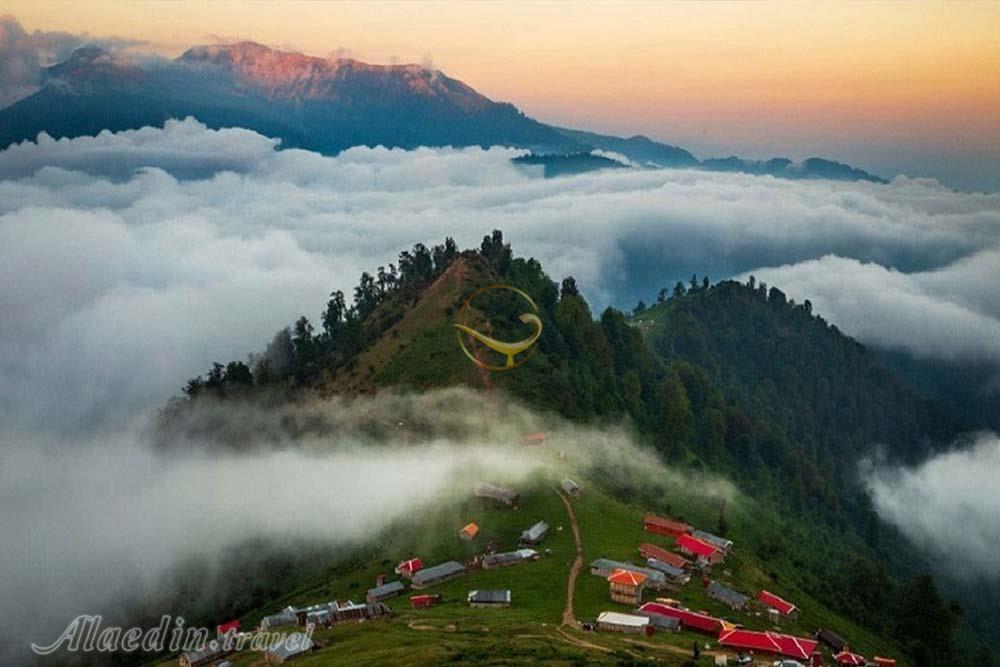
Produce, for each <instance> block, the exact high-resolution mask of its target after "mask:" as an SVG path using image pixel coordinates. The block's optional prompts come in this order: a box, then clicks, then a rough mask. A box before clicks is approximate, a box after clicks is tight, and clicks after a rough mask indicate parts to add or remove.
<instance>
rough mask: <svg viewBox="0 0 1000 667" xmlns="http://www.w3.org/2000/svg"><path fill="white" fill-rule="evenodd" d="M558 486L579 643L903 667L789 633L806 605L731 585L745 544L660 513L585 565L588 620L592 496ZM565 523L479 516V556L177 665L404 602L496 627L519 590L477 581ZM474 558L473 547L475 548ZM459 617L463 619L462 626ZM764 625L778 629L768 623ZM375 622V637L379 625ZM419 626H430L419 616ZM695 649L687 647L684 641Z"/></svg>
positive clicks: (426, 568)
mask: <svg viewBox="0 0 1000 667" xmlns="http://www.w3.org/2000/svg"><path fill="white" fill-rule="evenodd" d="M552 491H554V492H555V493H556V494H558V496H559V498H560V500H561V501H562V503H563V504H564V506H565V509H566V513H567V518H568V519H569V523H570V527H569V529H570V530H571V531H572V535H573V539H574V541H575V549H576V561H575V562H574V563H573V564H572V565H571V567H570V571H569V578H568V581H566V582H565V586H566V588H565V589H564V590H565V596H566V608H565V611H564V614H563V621H562V625H561V626H559V628H558V630H559V632H561V633H562V635H563V636H565V637H567V639H571V640H572V641H573V642H576V643H578V644H579V645H580V646H594V647H595V648H600V647H599V646H596V645H594V644H593V643H592V642H588V641H586V640H583V639H579V638H578V637H587V636H588V635H590V636H593V637H603V636H609V637H610V636H621V637H623V638H625V639H626V640H627V641H629V642H633V643H635V645H637V646H640V645H644V644H641V643H640V642H648V641H655V640H656V639H657V638H658V637H660V638H661V639H662V638H663V636H665V637H667V638H670V639H671V641H670V643H669V644H664V646H667V647H669V648H670V649H671V651H672V652H673V653H674V654H675V655H676V656H678V657H680V656H682V655H684V654H686V655H687V656H688V659H691V660H694V663H692V664H704V663H703V662H700V661H702V660H705V659H708V660H709V661H710V662H709V663H708V664H714V665H728V664H735V665H749V664H753V665H767V666H772V665H773V666H774V667H797V666H801V667H805V666H806V665H808V666H809V667H820V666H821V665H836V666H837V667H854V666H866V667H867V666H870V667H895V665H896V662H895V660H894V659H892V658H887V657H883V656H877V655H872V656H871V657H870V658H869V657H867V656H864V655H861V654H859V653H856V652H854V651H852V650H851V645H850V641H849V640H848V639H847V638H845V637H842V636H840V635H838V634H837V633H835V632H833V631H831V630H829V629H825V628H818V627H817V628H815V629H813V630H811V631H810V632H809V633H808V634H807V635H806V636H803V635H802V634H796V633H794V632H792V631H791V630H789V629H787V628H788V626H792V625H794V626H795V627H796V628H798V629H800V630H801V628H802V627H803V622H804V621H803V619H802V618H801V612H800V609H799V607H798V606H797V605H796V604H795V603H794V602H793V601H791V600H788V599H785V598H784V597H782V596H781V595H779V594H777V593H775V592H773V591H771V590H766V589H758V590H739V589H738V588H736V587H734V585H733V584H732V583H731V582H729V581H728V579H729V578H730V577H728V576H727V575H728V574H729V571H728V570H727V569H726V568H727V560H728V559H729V558H730V556H731V555H732V554H733V552H734V549H736V548H737V547H736V545H734V544H733V542H732V541H730V540H729V539H727V538H726V537H724V536H721V535H716V534H712V533H711V532H708V531H705V530H702V529H699V528H697V527H695V526H693V525H689V524H688V523H686V522H684V521H681V520H677V519H673V518H669V517H665V516H659V515H657V514H653V513H648V514H646V515H645V516H644V517H643V518H642V528H643V530H644V531H645V533H646V536H647V541H644V542H641V543H636V544H634V545H633V546H632V549H634V552H635V553H636V555H637V556H638V558H637V561H638V562H637V563H633V562H632V561H631V560H613V559H610V558H604V557H599V558H596V559H594V560H592V561H591V562H590V563H589V564H587V565H586V567H588V568H589V574H590V576H592V577H597V578H600V580H602V581H604V582H605V583H606V609H605V610H604V611H601V612H600V613H598V614H597V615H596V617H593V618H590V619H577V618H576V616H575V613H574V602H573V592H574V588H575V587H576V582H577V575H578V574H580V573H581V570H583V569H584V563H583V548H582V544H581V538H580V530H579V527H578V525H577V517H576V514H575V513H574V509H573V504H574V503H575V502H578V500H579V499H581V498H582V497H583V495H584V489H583V487H582V486H581V484H580V483H578V482H577V481H576V480H574V479H572V478H570V477H566V478H564V479H562V481H561V482H560V483H559V484H558V485H556V488H554V489H552ZM470 495H471V496H473V497H474V498H476V499H478V500H479V501H481V502H485V503H488V504H490V505H491V506H493V507H494V508H496V509H497V510H499V511H517V510H518V508H519V502H520V500H521V497H520V495H519V493H518V492H517V491H516V490H513V489H509V488H505V487H503V486H500V485H497V484H493V483H490V482H487V481H482V482H479V483H477V484H476V485H474V487H473V488H472V489H470ZM556 519H557V517H540V516H539V517H531V520H530V521H525V522H524V525H523V530H522V531H521V533H520V536H519V537H518V538H517V540H516V543H508V544H499V543H497V542H496V540H494V539H491V538H487V537H485V534H486V532H487V531H485V530H484V528H483V526H480V525H479V524H477V523H476V522H475V521H468V522H466V523H465V524H463V525H461V526H460V527H458V526H457V527H456V530H455V531H454V533H453V535H452V536H451V539H452V540H453V541H454V543H455V544H456V545H458V544H463V543H464V544H466V545H467V546H471V547H472V550H473V551H474V552H475V553H474V554H473V555H471V556H470V557H462V558H458V559H453V560H442V561H439V562H426V561H425V559H424V558H422V557H421V556H420V555H419V554H410V555H409V556H408V557H406V558H404V559H403V560H401V561H400V562H398V563H397V564H396V565H395V567H393V568H392V569H391V573H390V572H388V571H386V572H382V573H379V574H377V575H375V577H374V579H373V580H371V582H370V583H371V585H370V587H369V588H368V589H367V590H366V591H364V599H363V600H360V599H359V600H357V601H355V600H318V601H316V602H314V603H312V604H309V605H306V606H286V607H285V608H283V609H277V610H274V611H273V613H270V614H268V615H266V616H264V617H263V618H261V619H260V622H259V623H258V624H257V625H256V626H255V627H254V628H252V629H249V630H244V629H243V628H241V626H240V621H239V620H231V621H226V622H222V623H219V625H218V627H217V628H216V630H217V637H216V638H215V639H213V640H211V641H209V642H207V643H206V644H205V645H204V646H203V647H202V648H200V649H198V650H195V651H190V652H187V653H184V654H182V655H180V657H179V659H178V663H179V665H180V667H206V666H215V667H228V666H229V665H230V664H231V662H230V661H231V660H235V657H236V653H237V651H236V647H237V645H239V644H240V643H239V642H238V641H237V640H239V639H240V638H242V639H243V640H244V642H243V644H242V645H243V646H246V645H248V644H250V642H249V641H247V640H251V639H252V637H253V636H254V635H255V633H263V632H271V633H278V632H282V631H284V632H283V634H280V635H278V636H279V637H281V640H280V641H272V643H271V644H269V645H268V646H266V647H263V661H264V663H265V664H283V663H285V662H289V661H293V660H296V659H298V658H301V657H304V656H307V655H310V654H313V653H315V652H318V651H323V650H324V649H325V648H327V647H328V646H329V645H333V644H336V634H337V631H338V630H337V629H338V628H343V627H345V626H348V625H356V624H361V623H371V624H381V623H393V622H394V621H395V619H396V618H397V612H396V611H394V610H393V606H396V608H397V611H398V606H399V605H402V606H404V607H405V608H406V609H407V611H408V613H409V614H410V615H414V614H416V615H418V616H417V617H418V618H419V614H421V613H426V611H427V610H431V609H433V608H437V607H439V606H442V605H445V606H446V605H451V607H449V608H454V606H455V605H460V606H461V607H464V608H465V609H466V610H468V611H469V612H470V613H478V614H481V615H485V616H484V622H486V619H488V618H489V615H490V613H491V612H490V611H489V610H491V609H508V610H509V609H511V608H516V607H517V605H518V604H519V600H518V598H517V597H516V596H515V595H514V594H513V591H512V589H513V588H514V587H513V586H511V587H492V586H491V587H488V588H486V587H482V586H477V585H476V584H475V583H474V582H475V581H476V578H477V577H481V574H480V573H485V572H490V571H495V570H504V572H509V573H510V574H509V575H507V578H508V579H509V580H510V581H512V582H513V581H516V580H517V578H518V575H517V568H521V567H531V563H534V562H537V561H542V560H544V559H550V558H552V555H551V552H550V550H549V549H547V548H546V547H545V545H546V541H547V538H549V536H550V533H551V532H552V531H553V530H555V531H557V532H558V533H563V531H564V527H563V526H562V525H556V523H555V521H556ZM553 526H555V527H553ZM466 553H467V554H468V553H470V551H469V549H468V548H466ZM507 568H511V569H510V570H507ZM386 570H389V567H387V568H386ZM462 578H469V580H470V584H469V585H468V586H467V587H465V593H464V595H462V597H461V598H459V599H452V598H449V597H447V596H446V595H444V594H442V593H440V592H435V589H436V588H438V587H441V586H443V585H444V584H446V583H447V582H454V581H456V580H459V579H462ZM495 580H496V579H495V578H494V581H495ZM697 590H700V593H699V595H702V594H703V595H704V599H705V600H711V601H713V602H714V603H717V605H716V606H717V607H719V608H722V609H725V610H727V613H726V614H719V613H716V614H712V613H710V612H709V611H707V610H705V609H700V608H688V607H687V606H685V605H684V604H683V603H682V602H681V601H680V599H681V598H684V597H685V595H686V594H688V593H693V592H695V591H697ZM523 594H524V593H522V595H523ZM688 597H690V595H689V596H688ZM359 598H360V591H359ZM751 621H752V623H751ZM454 623H455V625H457V623H458V621H457V620H456V621H455V622H454ZM747 624H751V625H754V626H755V627H757V628H758V629H749V628H748V627H745V625H747ZM762 626H763V627H766V628H767V629H760V628H761V627H762ZM376 627H378V626H377V625H375V626H373V628H372V630H371V632H377V630H376V629H375V628H376ZM409 627H410V628H413V629H421V628H422V627H423V626H421V625H420V624H419V621H413V622H411V623H410V624H409ZM316 630H324V631H333V632H332V633H330V632H327V634H325V635H324V637H325V639H323V640H320V639H316V638H314V637H313V635H314V632H315V631H316ZM567 630H572V631H574V632H575V635H573V637H577V638H572V637H570V635H569V634H568V633H567V632H566V631H567ZM628 637H637V639H628ZM685 637H686V638H687V639H686V640H685V639H684V638H685ZM638 638H641V640H640V639H638ZM685 644H686V646H687V648H683V647H684V646H685ZM258 650H259V649H258ZM247 664H251V663H247ZM252 664H258V663H256V662H255V663H252Z"/></svg>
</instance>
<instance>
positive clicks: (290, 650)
mask: <svg viewBox="0 0 1000 667" xmlns="http://www.w3.org/2000/svg"><path fill="white" fill-rule="evenodd" d="M312 647H313V641H312V639H310V638H309V637H308V636H307V635H305V634H303V633H301V632H293V633H292V634H290V635H286V636H285V637H284V639H282V640H281V642H280V643H279V644H277V645H275V646H272V647H271V648H269V649H267V654H268V655H271V656H274V657H276V658H284V659H286V660H287V659H288V658H291V657H292V656H296V655H301V654H302V653H306V652H307V651H310V650H311V649H312Z"/></svg>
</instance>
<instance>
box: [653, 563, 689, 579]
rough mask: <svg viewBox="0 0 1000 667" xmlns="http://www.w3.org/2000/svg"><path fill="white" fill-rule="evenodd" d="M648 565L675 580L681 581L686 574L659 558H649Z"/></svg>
mask: <svg viewBox="0 0 1000 667" xmlns="http://www.w3.org/2000/svg"><path fill="white" fill-rule="evenodd" d="M646 565H648V566H649V567H651V568H652V569H654V570H658V571H660V572H662V573H663V574H665V575H667V576H668V577H671V578H673V579H680V578H681V577H683V576H684V575H685V574H686V573H685V572H684V570H682V569H681V568H679V567H674V566H673V565H671V564H670V563H664V562H663V561H662V560H660V559H659V558H647V559H646Z"/></svg>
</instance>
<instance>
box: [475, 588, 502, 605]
mask: <svg viewBox="0 0 1000 667" xmlns="http://www.w3.org/2000/svg"><path fill="white" fill-rule="evenodd" d="M468 600H469V602H476V603H479V604H510V591H509V590H496V591H469V596H468Z"/></svg>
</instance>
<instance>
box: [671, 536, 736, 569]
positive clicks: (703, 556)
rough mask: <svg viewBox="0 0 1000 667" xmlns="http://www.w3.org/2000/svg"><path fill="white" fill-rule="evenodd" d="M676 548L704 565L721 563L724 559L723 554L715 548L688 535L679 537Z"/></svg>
mask: <svg viewBox="0 0 1000 667" xmlns="http://www.w3.org/2000/svg"><path fill="white" fill-rule="evenodd" d="M677 548H678V549H680V550H681V551H682V552H683V553H686V554H688V555H690V556H693V557H695V558H697V559H698V560H699V561H701V562H704V563H712V564H714V563H721V562H722V561H723V560H725V558H726V556H725V554H724V553H723V552H722V551H720V550H719V549H717V548H716V547H714V546H712V545H711V544H709V543H708V542H702V541H701V540H699V539H698V538H697V537H691V536H690V535H681V536H679V537H678V538H677Z"/></svg>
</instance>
